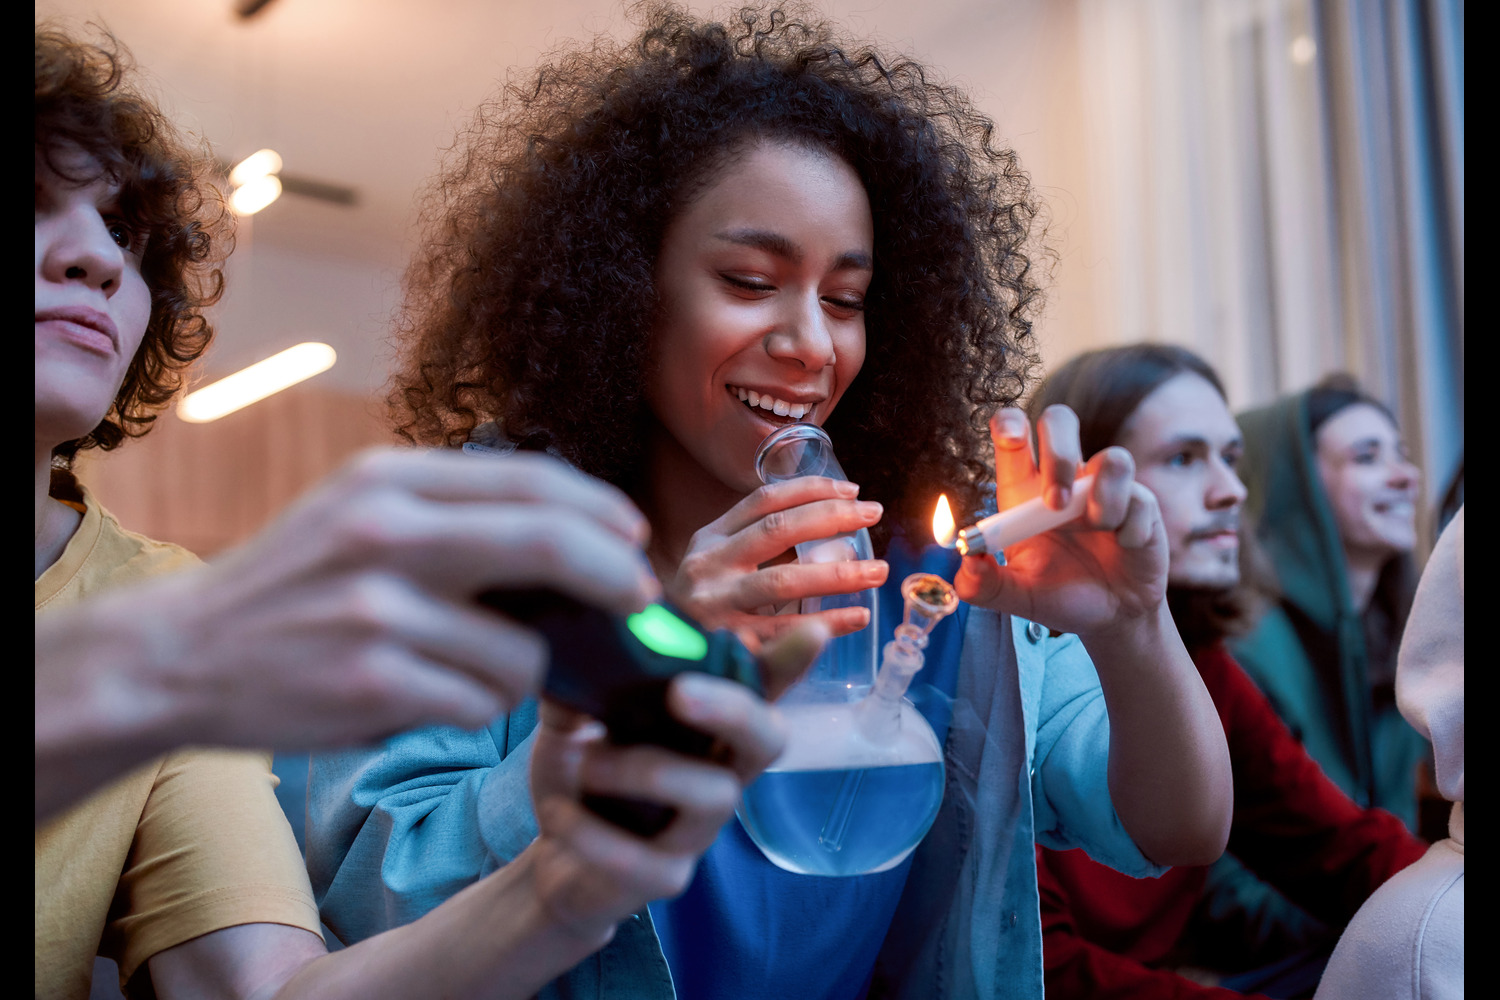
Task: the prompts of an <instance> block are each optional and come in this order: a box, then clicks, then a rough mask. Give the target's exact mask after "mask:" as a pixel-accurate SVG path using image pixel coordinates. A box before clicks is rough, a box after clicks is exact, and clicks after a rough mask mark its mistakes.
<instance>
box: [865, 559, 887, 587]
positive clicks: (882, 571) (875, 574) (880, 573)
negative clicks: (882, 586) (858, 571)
mask: <svg viewBox="0 0 1500 1000" xmlns="http://www.w3.org/2000/svg"><path fill="white" fill-rule="evenodd" d="M890 571H891V567H890V564H889V563H887V562H886V561H885V560H883V559H877V560H875V561H874V562H873V563H872V564H870V565H869V566H866V567H865V579H866V580H868V581H869V582H871V583H879V582H880V581H881V580H884V579H885V578H886V576H887V575H888V574H889V573H890Z"/></svg>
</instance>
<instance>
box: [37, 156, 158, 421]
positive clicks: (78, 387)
mask: <svg viewBox="0 0 1500 1000" xmlns="http://www.w3.org/2000/svg"><path fill="white" fill-rule="evenodd" d="M57 159H58V162H59V165H60V166H62V168H63V169H64V170H66V171H68V172H69V173H71V174H75V175H76V176H89V175H90V174H93V173H95V172H96V170H97V165H96V164H95V163H93V162H92V161H91V160H90V159H89V158H87V157H84V156H83V155H82V154H81V153H74V154H71V155H66V154H65V155H62V156H59V157H58V158H57ZM118 196H119V188H118V185H116V184H114V183H113V182H111V181H110V179H109V178H108V177H100V178H98V179H96V180H94V181H92V182H90V183H87V184H81V185H80V184H75V183H73V182H71V181H68V180H66V179H64V178H62V177H59V176H58V175H57V174H56V173H54V172H52V171H51V170H50V169H48V167H47V165H46V164H45V162H44V161H43V160H42V158H41V157H38V158H37V168H36V434H37V441H38V442H40V443H44V444H46V445H47V446H49V447H51V446H55V445H57V444H61V443H62V442H64V441H70V440H72V439H73V438H77V437H82V436H83V435H85V434H87V433H88V432H89V431H91V430H93V429H94V428H95V427H96V426H98V424H99V421H101V420H103V419H104V416H105V414H107V413H108V412H109V408H110V405H111V404H112V403H113V402H114V398H115V394H116V393H117V392H119V389H120V384H121V383H122V382H123V381H124V380H125V374H126V371H127V370H128V369H129V367H130V361H131V359H132V358H133V357H135V352H136V349H137V348H138V347H140V344H141V338H142V337H144V336H145V333H146V325H147V323H148V322H149V321H150V318H151V292H150V290H149V289H148V288H147V287H146V282H145V279H143V278H142V277H141V253H142V251H143V250H144V249H145V247H144V238H143V237H141V236H139V235H137V234H136V233H134V232H133V231H132V230H131V228H130V226H129V225H127V224H126V222H125V220H124V219H123V218H122V217H121V214H120V208H119V200H118Z"/></svg>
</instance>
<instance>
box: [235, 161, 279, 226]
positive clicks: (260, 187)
mask: <svg viewBox="0 0 1500 1000" xmlns="http://www.w3.org/2000/svg"><path fill="white" fill-rule="evenodd" d="M280 172H281V156H280V154H278V153H277V152H276V150H274V149H262V150H258V151H256V152H254V153H251V154H250V155H249V156H247V157H245V158H244V159H243V160H241V161H240V162H239V163H236V164H235V165H234V169H233V170H231V171H229V183H230V186H231V187H233V188H234V193H233V194H231V195H230V196H229V207H230V208H232V209H233V210H234V214H235V215H254V214H255V213H256V212H259V211H260V210H261V209H263V208H265V207H266V206H267V205H269V204H271V202H273V201H275V200H276V199H277V198H279V197H281V178H279V177H277V176H276V175H277V174H279V173H280Z"/></svg>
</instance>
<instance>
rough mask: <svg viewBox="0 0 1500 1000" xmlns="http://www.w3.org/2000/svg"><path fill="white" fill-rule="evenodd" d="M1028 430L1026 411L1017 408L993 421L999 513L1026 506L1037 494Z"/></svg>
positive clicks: (1011, 408)
mask: <svg viewBox="0 0 1500 1000" xmlns="http://www.w3.org/2000/svg"><path fill="white" fill-rule="evenodd" d="M1029 428H1030V424H1029V423H1028V421H1027V419H1026V413H1025V411H1024V410H1021V409H1018V408H1017V407H1014V406H1007V407H1005V408H1004V409H1002V410H1000V411H999V412H997V413H996V414H995V415H994V416H993V417H991V418H990V438H991V440H992V441H993V442H994V445H995V500H996V502H997V503H998V504H999V509H1000V510H1008V509H1009V508H1011V507H1014V506H1015V505H1016V504H1019V503H1024V502H1025V501H1027V500H1030V499H1031V498H1032V497H1034V496H1036V495H1037V493H1038V487H1037V469H1036V459H1035V457H1034V456H1033V455H1032V452H1031V433H1030V429H1029Z"/></svg>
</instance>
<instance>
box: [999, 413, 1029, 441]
mask: <svg viewBox="0 0 1500 1000" xmlns="http://www.w3.org/2000/svg"><path fill="white" fill-rule="evenodd" d="M995 433H996V434H999V435H1000V436H1001V437H1007V438H1018V437H1023V436H1024V435H1025V434H1026V421H1025V420H1022V419H1021V415H1020V414H1019V413H1015V412H1014V411H1011V410H1001V411H1000V412H999V413H997V414H995Z"/></svg>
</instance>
